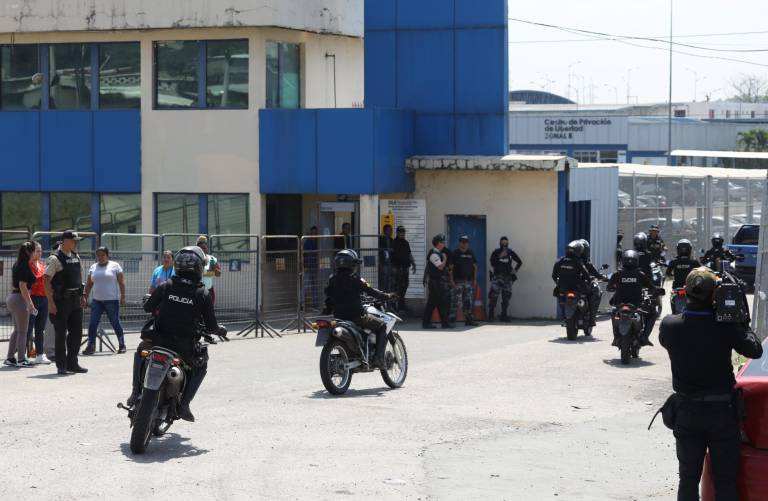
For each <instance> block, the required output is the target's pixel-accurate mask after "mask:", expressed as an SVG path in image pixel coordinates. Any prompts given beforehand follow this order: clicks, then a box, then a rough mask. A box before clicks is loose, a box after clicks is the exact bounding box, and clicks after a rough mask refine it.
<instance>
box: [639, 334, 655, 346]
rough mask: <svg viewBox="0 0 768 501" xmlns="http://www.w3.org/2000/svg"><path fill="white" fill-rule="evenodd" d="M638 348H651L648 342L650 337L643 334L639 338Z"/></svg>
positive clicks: (651, 344) (650, 343)
mask: <svg viewBox="0 0 768 501" xmlns="http://www.w3.org/2000/svg"><path fill="white" fill-rule="evenodd" d="M640 346H653V343H652V342H651V340H650V335H648V334H643V335H641V336H640Z"/></svg>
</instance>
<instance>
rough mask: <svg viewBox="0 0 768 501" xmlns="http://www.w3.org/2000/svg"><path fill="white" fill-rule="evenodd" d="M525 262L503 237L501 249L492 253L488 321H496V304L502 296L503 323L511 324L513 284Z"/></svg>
mask: <svg viewBox="0 0 768 501" xmlns="http://www.w3.org/2000/svg"><path fill="white" fill-rule="evenodd" d="M522 266H523V260H522V259H520V256H518V255H517V253H516V252H515V251H513V250H512V249H510V248H509V239H508V238H507V237H501V238H500V239H499V248H498V249H496V250H495V251H493V252H492V253H491V290H490V291H489V292H488V321H489V322H493V321H494V320H495V319H496V302H497V301H498V300H499V295H501V318H500V320H501V321H502V322H509V312H508V310H509V300H510V299H511V298H512V284H513V283H515V281H516V280H517V272H518V270H519V269H520V268H521V267H522Z"/></svg>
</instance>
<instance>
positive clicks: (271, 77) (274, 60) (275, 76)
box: [266, 42, 280, 108]
mask: <svg viewBox="0 0 768 501" xmlns="http://www.w3.org/2000/svg"><path fill="white" fill-rule="evenodd" d="M266 51H267V104H266V107H267V108H279V107H280V92H279V88H280V65H279V63H278V53H279V51H278V48H277V42H267V45H266Z"/></svg>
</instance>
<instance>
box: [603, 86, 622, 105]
mask: <svg viewBox="0 0 768 501" xmlns="http://www.w3.org/2000/svg"><path fill="white" fill-rule="evenodd" d="M603 86H604V87H608V88H609V89H610V88H613V95H614V99H615V100H614V103H616V104H619V88H618V87H616V86H615V85H611V84H603Z"/></svg>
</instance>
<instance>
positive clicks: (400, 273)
mask: <svg viewBox="0 0 768 501" xmlns="http://www.w3.org/2000/svg"><path fill="white" fill-rule="evenodd" d="M412 263H413V255H412V254H411V245H410V244H409V243H408V240H406V239H405V238H402V237H401V236H400V235H399V234H398V235H397V236H396V237H395V239H394V240H392V268H393V273H392V282H393V289H394V291H395V294H397V307H398V309H399V310H403V309H405V293H406V292H407V291H408V286H409V285H410V284H409V278H410V277H409V275H408V272H409V271H410V268H411V266H412Z"/></svg>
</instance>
